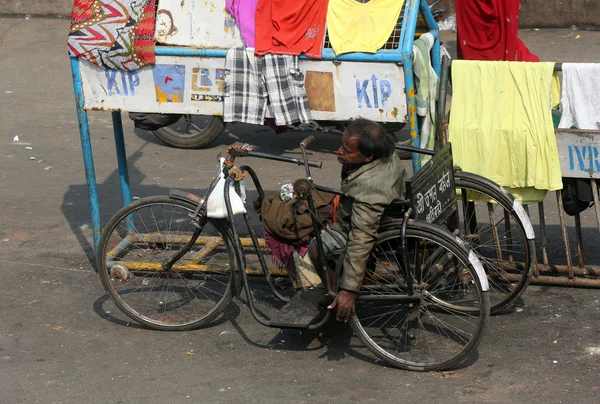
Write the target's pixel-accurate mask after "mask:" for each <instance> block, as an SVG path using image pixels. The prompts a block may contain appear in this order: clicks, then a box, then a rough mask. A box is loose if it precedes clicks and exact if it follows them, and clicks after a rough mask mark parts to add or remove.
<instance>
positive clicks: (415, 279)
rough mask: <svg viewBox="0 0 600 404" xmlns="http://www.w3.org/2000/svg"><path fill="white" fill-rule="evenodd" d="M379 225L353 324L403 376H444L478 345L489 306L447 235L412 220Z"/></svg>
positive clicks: (468, 265) (473, 272)
mask: <svg viewBox="0 0 600 404" xmlns="http://www.w3.org/2000/svg"><path fill="white" fill-rule="evenodd" d="M396 224H397V225H396V226H394V225H393V224H392V225H391V226H384V227H383V228H384V229H385V228H386V227H387V228H388V230H384V231H382V232H380V234H379V239H378V241H377V243H376V245H375V248H374V249H373V252H372V254H371V258H370V261H369V264H368V266H367V270H366V276H365V280H364V282H363V286H362V288H361V290H360V294H359V296H358V298H357V301H356V316H355V317H354V318H353V320H352V325H353V327H354V329H355V331H356V333H357V335H358V337H359V339H360V340H361V341H362V342H363V343H364V344H365V345H366V346H367V348H368V349H369V350H370V351H371V352H373V353H374V354H375V355H376V356H377V357H379V358H380V359H382V360H383V361H384V362H386V363H387V364H389V365H391V366H394V367H398V368H401V369H406V370H417V371H431V370H444V369H448V368H450V367H452V366H455V365H457V364H459V363H461V362H462V361H464V360H465V359H466V358H467V357H468V356H469V355H470V354H471V353H472V352H473V351H474V350H475V349H476V348H477V346H478V344H479V342H480V341H481V338H482V336H483V331H484V329H485V326H486V323H487V319H488V316H489V302H488V297H487V293H486V292H484V290H483V287H482V284H481V283H480V278H479V276H481V275H477V273H476V269H475V267H474V266H473V264H472V263H471V261H470V260H469V254H468V253H467V252H466V251H465V249H464V247H462V246H461V245H460V244H459V243H458V242H457V241H456V239H455V238H454V237H453V236H452V235H451V234H450V233H448V232H445V231H444V230H442V229H438V228H435V227H433V226H431V225H423V224H421V223H419V222H414V223H411V224H409V225H408V228H407V232H406V242H407V247H408V248H407V249H408V251H407V253H408V256H407V257H406V261H407V263H408V268H405V267H404V265H403V259H402V246H401V237H400V225H401V222H396Z"/></svg>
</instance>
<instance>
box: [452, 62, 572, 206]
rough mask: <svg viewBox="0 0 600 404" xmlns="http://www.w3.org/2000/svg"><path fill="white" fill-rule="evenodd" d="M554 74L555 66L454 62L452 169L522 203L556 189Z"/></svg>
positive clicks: (559, 181)
mask: <svg viewBox="0 0 600 404" xmlns="http://www.w3.org/2000/svg"><path fill="white" fill-rule="evenodd" d="M553 73H554V63H518V62H489V61H466V60H455V61H453V62H452V84H453V86H452V88H453V91H454V92H453V94H452V111H451V113H450V126H449V128H448V131H449V140H450V142H451V143H452V154H453V158H454V162H455V164H457V165H459V166H460V167H461V168H462V169H463V170H465V171H468V172H472V173H475V174H479V175H482V176H484V177H486V178H489V179H490V180H492V181H494V182H496V183H498V184H500V185H502V186H504V187H505V188H508V191H509V192H511V193H512V194H513V195H514V196H515V197H516V198H517V199H519V200H520V201H522V202H524V203H533V202H538V201H539V200H541V199H543V198H544V196H545V194H546V192H547V191H554V190H558V189H561V188H562V179H561V171H560V164H559V160H558V149H557V146H556V135H555V133H554V125H553V122H552V112H551V104H552V101H551V89H552V76H553Z"/></svg>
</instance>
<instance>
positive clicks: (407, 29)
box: [71, 0, 441, 249]
mask: <svg viewBox="0 0 600 404" xmlns="http://www.w3.org/2000/svg"><path fill="white" fill-rule="evenodd" d="M419 13H421V15H423V17H424V19H425V22H426V23H427V26H428V28H429V32H430V33H431V34H433V36H434V38H435V42H434V45H433V49H432V64H433V68H434V69H435V71H436V72H437V74H438V75H439V74H440V70H441V58H440V38H439V31H438V26H437V23H436V22H435V19H434V17H433V14H432V13H431V10H430V9H429V6H428V5H427V2H426V1H425V0H406V4H405V6H404V18H403V21H402V29H401V32H400V42H399V44H398V49H391V50H390V49H381V50H379V51H377V53H375V54H365V53H348V54H344V55H340V56H337V55H336V54H335V53H334V52H333V49H323V58H322V60H324V61H339V62H386V63H397V64H402V65H403V70H404V82H405V86H406V101H407V107H408V116H407V121H408V125H409V128H410V136H411V140H412V146H414V147H419V128H418V123H417V104H416V89H415V83H414V79H413V61H412V57H413V44H414V39H415V34H416V28H417V22H418V17H419ZM155 53H156V55H157V56H182V57H222V58H224V57H225V56H226V54H227V51H226V50H221V49H192V48H182V47H171V46H169V47H167V46H157V47H156V49H155ZM300 58H301V59H310V58H308V57H305V56H301V57H300ZM71 71H72V73H73V88H74V92H75V104H76V107H77V119H78V121H79V134H80V138H81V149H82V152H83V165H84V168H85V177H86V181H87V187H88V195H89V199H90V211H91V216H92V232H93V236H94V248H95V249H97V248H98V244H99V242H100V234H101V228H100V210H99V203H98V192H97V190H96V174H95V170H94V157H93V155H92V145H91V141H90V130H89V126H88V119H87V112H86V111H85V109H84V108H85V105H84V97H83V86H82V80H81V73H80V70H79V61H78V59H77V58H71ZM112 120H113V130H114V135H115V147H116V153H117V165H118V168H119V178H120V182H121V194H122V198H123V204H128V203H129V202H131V189H130V186H129V176H128V171H127V154H126V151H125V140H124V136H123V123H122V121H121V112H120V111H117V112H112ZM420 167H421V156H420V155H418V154H413V170H414V172H417V171H418V170H419V168H420Z"/></svg>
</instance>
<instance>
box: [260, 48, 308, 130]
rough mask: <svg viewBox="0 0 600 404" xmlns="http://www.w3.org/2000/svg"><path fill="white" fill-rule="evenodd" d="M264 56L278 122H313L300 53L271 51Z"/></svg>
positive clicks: (264, 72) (268, 92)
mask: <svg viewBox="0 0 600 404" xmlns="http://www.w3.org/2000/svg"><path fill="white" fill-rule="evenodd" d="M262 59H263V63H264V68H263V77H264V80H265V83H266V85H267V94H268V96H269V107H270V109H271V112H272V113H273V117H274V118H275V124H276V125H291V124H294V123H297V122H301V123H309V122H310V120H311V118H310V110H309V108H308V98H307V97H306V90H305V89H304V73H302V71H301V70H300V64H299V62H298V56H289V55H271V54H267V55H265V56H263V57H262Z"/></svg>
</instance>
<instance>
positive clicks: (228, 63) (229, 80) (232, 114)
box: [223, 48, 267, 125]
mask: <svg viewBox="0 0 600 404" xmlns="http://www.w3.org/2000/svg"><path fill="white" fill-rule="evenodd" d="M257 63H259V64H260V66H259V65H258V64H257ZM261 71H262V60H261V59H260V58H258V57H256V56H254V51H253V50H246V49H245V48H231V49H229V50H228V51H227V56H226V57H225V83H224V87H223V92H224V95H225V99H224V102H223V120H224V121H225V122H235V121H238V122H246V123H252V124H255V125H262V124H263V122H264V120H265V112H266V106H267V93H266V91H265V87H264V85H263V81H262V75H261Z"/></svg>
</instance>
